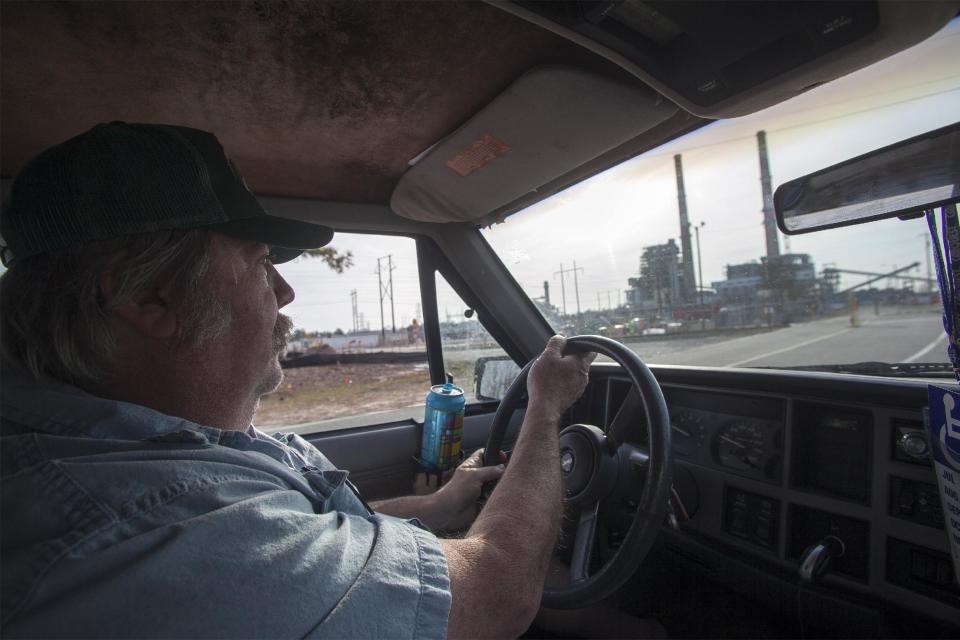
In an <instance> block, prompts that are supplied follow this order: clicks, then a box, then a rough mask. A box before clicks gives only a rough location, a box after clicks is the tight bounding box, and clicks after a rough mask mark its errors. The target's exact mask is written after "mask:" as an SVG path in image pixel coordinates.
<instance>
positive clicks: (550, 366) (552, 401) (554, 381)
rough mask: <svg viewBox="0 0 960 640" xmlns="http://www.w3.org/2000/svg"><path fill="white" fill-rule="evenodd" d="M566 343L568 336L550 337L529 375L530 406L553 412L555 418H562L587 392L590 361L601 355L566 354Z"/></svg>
mask: <svg viewBox="0 0 960 640" xmlns="http://www.w3.org/2000/svg"><path fill="white" fill-rule="evenodd" d="M566 345H567V339H566V338H565V337H563V336H560V335H556V336H553V337H552V338H550V340H549V341H548V342H547V346H546V347H545V348H544V350H543V353H542V354H540V356H539V357H538V358H537V360H536V362H534V363H533V367H531V369H530V373H529V375H528V376H527V395H528V396H529V398H530V400H529V406H530V407H536V408H538V409H540V410H541V411H547V412H549V413H550V416H549V417H550V418H552V419H554V420H559V419H560V416H561V415H563V412H564V411H566V410H567V409H568V408H569V407H570V405H572V404H573V403H574V401H575V400H576V399H577V398H579V397H580V395H581V394H582V393H583V390H584V389H585V388H586V386H587V380H588V375H589V373H590V363H591V362H593V360H594V358H596V357H597V354H595V353H572V354H568V355H563V349H564V347H566ZM554 414H555V415H554Z"/></svg>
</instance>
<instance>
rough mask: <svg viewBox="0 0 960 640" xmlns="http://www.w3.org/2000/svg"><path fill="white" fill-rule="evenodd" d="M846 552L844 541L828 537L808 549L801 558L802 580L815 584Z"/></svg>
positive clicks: (800, 570) (800, 571)
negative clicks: (835, 560)
mask: <svg viewBox="0 0 960 640" xmlns="http://www.w3.org/2000/svg"><path fill="white" fill-rule="evenodd" d="M844 551H845V548H844V545H843V541H842V540H841V539H840V538H838V537H836V536H826V537H825V538H824V539H823V540H821V541H820V542H818V543H816V544H814V545H812V546H809V547H807V549H806V551H804V552H803V555H802V556H800V569H799V570H798V571H799V573H800V579H801V580H803V581H804V582H810V583H812V582H814V581H815V580H817V578H819V577H820V576H823V575H824V574H826V573H827V571H829V570H830V565H831V563H832V562H833V559H834V558H839V557H840V556H842V555H843V553H844Z"/></svg>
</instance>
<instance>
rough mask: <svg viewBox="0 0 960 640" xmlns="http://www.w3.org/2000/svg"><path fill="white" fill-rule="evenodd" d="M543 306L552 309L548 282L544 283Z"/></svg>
mask: <svg viewBox="0 0 960 640" xmlns="http://www.w3.org/2000/svg"><path fill="white" fill-rule="evenodd" d="M543 304H544V306H546V307H547V309H549V308H550V283H549V282H548V281H546V280H544V281H543Z"/></svg>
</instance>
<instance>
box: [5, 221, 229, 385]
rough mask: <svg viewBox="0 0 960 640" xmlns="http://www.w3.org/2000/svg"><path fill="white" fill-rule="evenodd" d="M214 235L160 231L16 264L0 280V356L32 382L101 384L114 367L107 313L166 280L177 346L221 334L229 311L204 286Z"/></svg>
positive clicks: (114, 347)
mask: <svg viewBox="0 0 960 640" xmlns="http://www.w3.org/2000/svg"><path fill="white" fill-rule="evenodd" d="M212 237H213V234H212V233H211V232H209V231H204V230H199V229H193V230H186V231H184V230H175V231H158V232H153V233H145V234H139V235H134V236H126V237H123V238H116V239H113V240H107V241H103V242H96V243H91V244H88V245H86V246H83V247H79V248H76V249H68V250H64V251H59V252H54V253H49V254H42V255H36V256H30V257H28V258H25V259H23V260H22V261H16V262H14V263H13V264H12V265H11V267H10V269H9V270H8V271H7V272H6V273H4V274H3V276H2V277H0V303H2V305H3V313H2V319H0V322H2V333H0V348H2V352H3V356H4V357H5V358H9V359H12V360H14V361H16V362H19V363H20V364H22V365H23V366H25V367H26V368H27V369H28V370H30V371H31V372H32V373H33V375H34V376H36V377H38V378H41V377H49V378H54V379H56V380H61V381H63V382H67V383H70V384H74V385H77V386H81V387H83V386H86V385H88V384H91V383H96V382H100V381H102V380H103V378H104V376H105V374H107V373H108V372H109V371H111V370H113V369H114V367H115V365H116V359H117V349H118V348H117V339H116V336H115V335H114V330H113V325H112V322H111V319H112V311H113V310H114V309H116V308H118V307H120V306H122V305H124V304H126V303H128V302H130V301H131V300H134V299H136V298H138V297H139V296H140V295H142V294H143V293H145V292H147V291H149V290H150V289H151V288H155V287H157V286H159V285H161V284H164V283H169V284H170V286H171V290H172V291H174V292H175V295H176V298H175V299H174V300H173V301H172V302H173V304H174V305H176V307H177V311H178V314H179V315H178V319H179V323H178V328H177V336H176V339H177V340H178V341H179V342H180V343H183V344H187V345H197V344H201V343H202V342H205V341H207V340H210V339H212V338H214V337H216V336H218V335H220V334H221V333H222V332H223V330H224V329H225V328H226V326H227V325H228V324H229V314H227V313H226V312H225V308H224V305H223V303H222V302H221V301H220V300H218V299H217V298H216V297H215V296H214V295H212V292H211V291H210V290H209V289H208V287H206V286H205V285H204V276H205V274H206V273H207V270H208V269H209V266H210V254H209V248H210V243H211V239H212ZM105 271H110V272H112V273H113V274H114V275H115V280H114V283H115V290H114V294H113V296H111V298H110V300H109V301H108V300H106V299H105V297H104V295H103V293H102V291H101V288H100V279H101V275H102V274H103V273H104V272H105Z"/></svg>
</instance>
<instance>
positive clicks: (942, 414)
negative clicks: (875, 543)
mask: <svg viewBox="0 0 960 640" xmlns="http://www.w3.org/2000/svg"><path fill="white" fill-rule="evenodd" d="M928 398H929V402H930V422H929V430H930V431H929V436H930V450H931V451H932V453H933V466H934V470H935V471H936V473H937V484H938V485H939V487H940V503H941V506H942V507H943V515H944V518H943V519H944V522H945V523H946V525H947V537H948V538H949V539H950V555H951V556H952V557H953V574H954V575H955V576H960V390H958V389H956V388H951V389H947V388H945V387H938V386H935V385H930V386H929V387H928Z"/></svg>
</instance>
